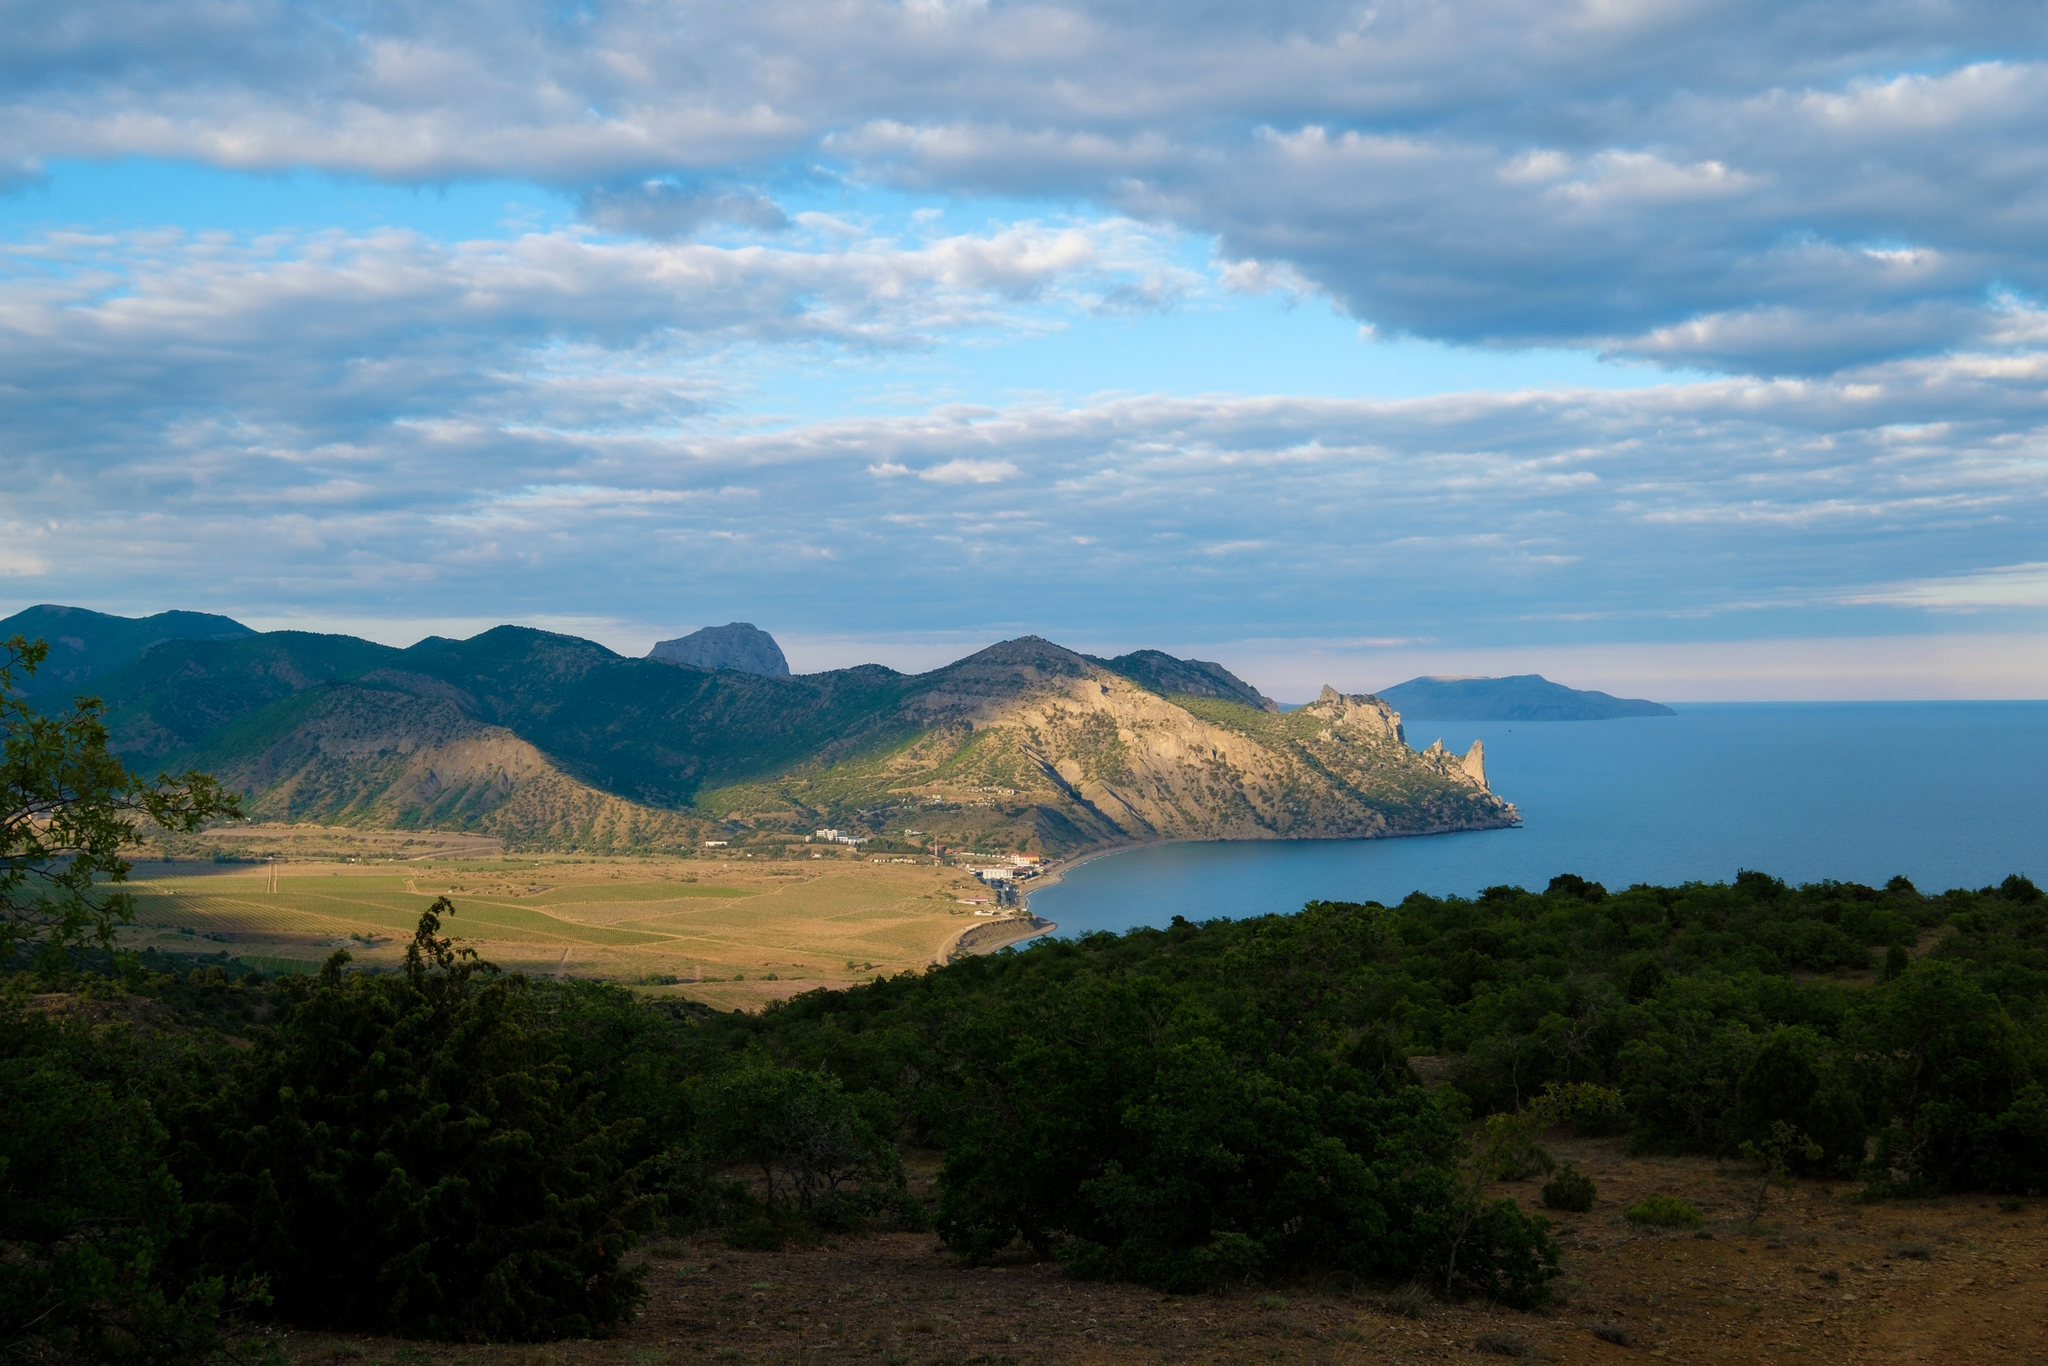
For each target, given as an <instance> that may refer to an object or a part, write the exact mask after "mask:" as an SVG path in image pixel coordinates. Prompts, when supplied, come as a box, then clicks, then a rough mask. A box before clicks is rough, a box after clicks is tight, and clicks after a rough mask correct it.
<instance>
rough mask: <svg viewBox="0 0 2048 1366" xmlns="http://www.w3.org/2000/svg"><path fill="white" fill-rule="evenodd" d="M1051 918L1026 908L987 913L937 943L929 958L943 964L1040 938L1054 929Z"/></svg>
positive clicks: (994, 951) (1056, 925)
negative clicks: (1003, 913) (1015, 912)
mask: <svg viewBox="0 0 2048 1366" xmlns="http://www.w3.org/2000/svg"><path fill="white" fill-rule="evenodd" d="M1058 928H1059V925H1058V924H1057V923H1055V922H1054V921H1051V920H1041V919H1039V918H1038V917H1037V916H1035V915H1032V914H1031V913H1030V912H1029V911H1026V912H1025V913H1024V914H1023V915H1006V916H1000V917H990V918H988V919H985V920H983V921H982V922H981V923H980V924H979V925H968V926H965V927H964V928H962V929H961V930H960V931H959V932H958V933H957V934H954V935H952V936H951V937H950V938H948V939H947V940H946V942H945V943H944V944H941V945H940V946H939V951H938V953H937V954H935V955H933V957H932V962H933V963H935V964H938V965H939V966H941V967H943V966H945V965H946V964H947V963H951V962H955V961H957V960H958V959H961V958H965V957H978V956H980V955H982V954H990V953H996V952H999V951H1000V950H1003V949H1007V948H1009V947H1010V946H1011V945H1013V944H1023V943H1027V942H1029V941H1031V940H1033V939H1039V938H1043V937H1044V936H1046V935H1048V934H1051V933H1052V932H1053V931H1054V930H1056V929H1058Z"/></svg>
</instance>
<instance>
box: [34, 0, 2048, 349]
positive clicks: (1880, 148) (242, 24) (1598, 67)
mask: <svg viewBox="0 0 2048 1366" xmlns="http://www.w3.org/2000/svg"><path fill="white" fill-rule="evenodd" d="M0 25H4V28H5V31H6V32H7V33H8V34H9V39H10V41H9V43H8V45H7V51H6V53H4V54H0V85H4V88H5V89H6V90H7V91H8V92H9V93H8V95H7V96H6V97H5V99H4V101H0V163H4V164H6V165H9V166H12V167H13V168H14V169H13V170H12V171H11V172H8V174H9V175H11V176H12V177H13V178H15V179H17V180H20V179H22V178H24V177H33V175H34V174H35V173H36V167H37V166H38V164H40V163H41V162H42V161H44V160H46V159H48V158H52V157H61V156H87V157H121V156H135V155H145V156H158V157H174V158H194V159H199V160H204V161H208V162H212V163H217V164H220V165H224V166H232V167H242V168H248V169H254V170H268V169H279V168H291V167H316V168H322V169H328V170H333V171H339V172H344V173H352V174H363V175H370V176H376V177H381V178H388V179H393V180H399V181H408V182H433V181H439V180H446V179H449V178H459V177H464V176H506V175H510V176H523V177H532V178H535V179H538V180H540V181H543V182H546V183H549V184H553V185H557V186H560V187H562V188H564V189H567V190H569V191H572V192H574V193H575V194H577V195H578V196H580V197H581V200H582V202H583V204H584V205H585V208H586V211H587V213H588V214H589V216H590V218H591V220H592V221H593V222H595V223H599V224H603V225H606V226H608V227H611V228H614V229H617V230H623V231H632V232H644V233H647V234H649V235H652V236H655V237H674V236H677V235H681V234H686V233H688V232H690V231H691V230H693V229H694V228H695V227H697V226H698V225H700V224H702V223H703V222H705V221H708V220H712V219H719V220H723V221H738V222H743V223H748V224H752V225H755V226H763V227H772V226H774V225H775V224H776V223H777V221H778V218H779V213H780V211H779V210H778V209H777V208H776V206H775V205H774V203H772V202H771V200H770V198H769V197H768V195H767V194H764V188H765V189H766V190H767V191H771V192H772V190H773V188H774V186H775V185H777V184H779V183H787V182H789V181H790V180H791V178H792V177H797V178H801V177H803V176H807V175H813V174H816V168H817V167H818V166H819V165H820V164H821V163H822V164H824V165H826V166H833V167H839V168H841V169H843V170H849V171H851V172H853V173H855V174H858V175H862V176H866V177H869V178H875V179H881V180H887V181H893V182H897V183H901V184H905V185H913V186H921V187H929V188H932V189H935V190H939V191H943V192H969V193H992V194H1002V195H1024V196H1050V197H1058V198H1073V197H1079V198H1081V199H1084V200H1088V201H1092V202H1094V203H1096V204H1097V205H1101V206H1106V207H1108V208H1110V209H1112V210H1114V211H1116V212H1121V213H1128V214H1137V215H1140V216H1144V217H1148V218H1155V219H1159V220H1164V221H1169V222H1171V223H1174V224H1176V225H1178V226H1179V227H1180V228H1182V229H1185V230H1188V231H1193V232H1197V233H1203V234H1213V235H1214V236H1215V237H1216V238H1217V240H1218V241H1219V243H1220V244H1221V250H1222V252H1223V254H1224V256H1225V257H1226V258H1227V259H1228V260H1231V261H1234V262H1257V263H1264V264H1267V265H1269V266H1271V267H1273V268H1276V269H1277V268H1279V267H1281V266H1287V267H1291V268H1292V269H1294V270H1295V271H1297V272H1299V274H1300V275H1301V276H1302V277H1303V278H1305V279H1307V280H1310V281H1312V282H1313V283H1314V284H1315V285H1316V286H1318V287H1319V288H1321V289H1323V290H1325V291H1327V292H1328V293H1329V294H1330V296H1331V297H1333V298H1334V299H1336V300H1338V301H1339V302H1341V303H1342V305H1343V306H1345V307H1346V308H1348V309H1350V310H1351V311H1353V312H1354V313H1355V314H1356V315H1357V316H1358V317H1359V318H1360V319H1361V320H1362V321H1364V322H1367V323H1369V324H1372V325H1374V326H1376V327H1378V328H1379V329H1381V330H1382V331H1386V332H1401V331H1405V332H1410V333H1414V334H1417V335H1420V336H1425V337H1431V338H1437V339H1443V340H1449V341H1454V342H1462V343H1484V344H1503V345H1529V344H1542V345H1566V346H1586V347H1599V348H1603V349H1606V350H1608V351H1610V352H1612V353H1615V354H1620V355H1627V356H1635V357H1643V358H1649V359H1654V360H1657V361H1661V362H1669V363H1675V364H1684V365H1695V366H1708V367H1716V368H1725V369H1727V370H1729V371H1732V372H1739V373H1756V374H1825V373H1830V372H1832V371H1834V370H1837V369H1841V368H1844V367H1848V366H1854V365H1861V364H1870V363H1875V362H1879V361H1883V360H1886V359H1894V358H1899V357H1903V356H1910V355H1926V354H1936V353H1940V352H1943V351H1946V350H1949V349H1953V348H1957V347H1964V348H1968V347H1972V346H1976V345H1979V344H1982V342H1983V341H1984V339H1985V338H1986V336H1988V335H1990V334H1994V333H1996V331H1997V330H1998V329H1999V328H2000V327H2001V326H2002V325H2003V321H2004V319H2005V317H2006V314H2007V311H2008V310H2009V309H2010V308H2011V307H2012V306H2013V303H2012V301H2013V299H2015V298H2017V299H2019V300H2020V301H2022V302H2024V301H2026V300H2030V299H2034V298H2037V297H2039V296H2040V294H2041V292H2042V286H2043V274H2044V250H2048V248H2044V243H2048V231H2044V230H2048V191H2044V189H2043V187H2044V186H2048V150H2044V149H2048V137H2044V133H2048V50H2044V49H2048V12H2043V11H2041V10H2039V9H2038V8H2030V7H2025V6H2019V7H2015V6H2013V5H2011V4H2003V3H1990V2H1989V0H1982V2H1978V3H1972V2H1971V0H1949V2H1948V3H1940V4H1936V3H1929V2H1928V0H1887V2H1885V3H1879V4H1875V5H1873V4H1867V3H1858V4H1851V3H1848V0H1805V2H1804V3H1771V4H1766V3H1762V2H1761V0H1740V2H1739V3H1733V4H1729V3H1717V4H1706V3H1703V0H1665V2H1664V3H1656V4H1614V3H1609V2H1608V0H1580V2H1579V3H1568V4H1550V3H1537V2H1536V0H1459V3H1453V4H1442V3H1430V2H1428V0H1395V2H1394V3H1388V4H1379V5H1373V6H1359V5H1356V4H1351V3H1347V4H1336V3H1326V2H1325V0H1301V2H1299V3H1276V4H1269V5H1258V6H1225V5H1187V4H1173V5H1167V4H1159V3H1149V2H1147V0H1121V2H1119V0H1100V2H1099V3H1094V4H1081V3H1065V4H1060V3H1015V4H1012V3H986V2H984V0H904V2H903V3H894V2H893V0H846V2H845V3H840V4H834V5H829V6H826V5H817V4H810V3H798V2H797V0H762V2H761V3H757V4H749V5H729V4H721V3H711V0H662V2H656V0H640V2H638V3H634V2H633V0H619V2H617V3H591V4H586V5H580V6H572V7H564V6H561V5H558V4H555V3H552V0H548V3H540V2H539V0H491V2H488V3H486V2H485V0H435V3H433V4H426V3H423V2H421V0H393V2H392V3H386V4H379V5H375V6H366V5H356V4H350V3H342V2H341V0H327V2H326V3H312V4H298V3H286V2H285V0H188V3H182V4H176V5H163V4H158V3H146V2H145V0H103V2H102V3H86V4H81V5H70V6H61V7H52V6H49V5H45V4H36V3H30V2H29V0H8V3H4V4H0Z"/></svg>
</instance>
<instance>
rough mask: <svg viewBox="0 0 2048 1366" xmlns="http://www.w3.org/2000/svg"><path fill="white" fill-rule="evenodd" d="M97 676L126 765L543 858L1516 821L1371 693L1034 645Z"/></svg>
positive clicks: (284, 664) (288, 665)
mask: <svg viewBox="0 0 2048 1366" xmlns="http://www.w3.org/2000/svg"><path fill="white" fill-rule="evenodd" d="M99 684H100V691H101V692H102V693H103V695H104V696H105V697H106V700H107V704H108V712H107V715H108V721H109V724H110V727H111V729H112V732H113V735H114V740H115V744H116V746H117V747H118V748H119V749H120V750H121V751H122V752H124V753H125V754H126V755H127V756H128V757H129V758H130V761H131V762H134V763H136V764H137V765H138V766H141V765H142V764H143V763H148V764H150V765H159V764H162V765H172V766H177V765H183V764H185V763H196V764H200V765H202V766H205V767H208V768H211V769H212V770H213V771H215V772H217V773H220V774H221V775H222V776H223V777H224V778H226V779H228V780H229V781H231V782H233V783H234V784H235V785H237V786H238V787H240V788H241V789H242V790H243V791H244V792H245V793H247V799H248V806H249V809H250V811H251V813H252V814H253V815H257V816H262V817H272V818H278V819H293V820H306V821H318V822H344V823H357V824H364V825H376V826H398V827H407V826H423V827H433V828H441V829H463V830H474V831H479V832H484V833H490V834H496V835H498V836H500V837H501V838H504V839H506V840H508V841H509V842H511V843H513V844H515V845H523V846H538V845H545V846H552V847H565V846H576V847H585V848H607V849H627V848H683V847H689V846H692V845H694V844H698V843H701V842H702V841H703V840H705V839H707V838H721V839H728V840H737V841H741V842H745V841H749V840H751V841H756V842H768V843H776V842H781V843H783V844H786V843H787V842H789V841H792V840H796V841H800V840H801V839H802V838H803V837H804V836H806V835H808V834H810V833H811V831H812V830H813V829H815V828H818V827H826V826H829V827H832V828H836V829H841V830H848V831H853V832H857V834H858V835H860V836H864V837H869V838H872V839H874V840H876V841H878V844H877V847H878V848H879V847H884V846H886V845H889V844H892V843H893V844H897V845H901V846H903V847H905V848H913V847H920V846H924V845H927V844H930V843H941V844H945V845H947V846H949V847H953V848H981V849H991V850H1016V849H1030V850H1036V851H1040V852H1044V853H1047V854H1050V855H1060V854H1066V853H1071V852H1075V851H1077V850H1083V849H1091V848H1100V847H1105V846H1109V845H1115V844H1124V843H1130V842H1135V841H1142V840H1152V839H1262V838H1345V837H1364V836H1379V835H1396V834H1421V833H1429V832H1434V831H1442V830H1464V829H1479V828H1487V827H1493V826H1501V825H1508V824H1512V823H1513V822H1514V820H1515V812H1514V808H1513V807H1512V806H1510V805H1509V804H1508V803H1506V802H1505V801H1503V800H1501V799H1500V798H1499V797H1497V796H1495V795H1494V794H1493V793H1492V792H1491V791H1490V790H1489V789H1488V787H1487V784H1486V778H1485V770H1484V757H1483V753H1482V752H1481V751H1480V750H1479V749H1478V748H1477V747H1476V746H1475V747H1474V748H1473V749H1472V750H1471V751H1469V752H1467V753H1466V754H1463V755H1458V754H1453V753H1451V752H1449V751H1447V750H1444V749H1443V748H1442V746H1441V745H1438V746H1433V747H1432V748H1431V749H1429V750H1426V751H1423V752H1422V753H1419V754H1418V753H1417V752H1416V751H1414V750H1413V749H1411V748H1409V747H1408V745H1407V743H1406V741H1405V737H1404V735H1403V733H1402V728H1401V723H1400V718H1399V716H1398V714H1397V713H1395V712H1394V710H1393V709H1392V708H1391V707H1389V706H1388V705H1387V704H1386V703H1384V702H1383V701H1380V700H1379V699H1375V698H1370V697H1364V696H1345V695H1343V694H1339V693H1336V692H1335V691H1334V690H1330V689H1325V690H1324V694H1323V696H1322V697H1321V698H1320V699H1318V701H1317V702H1315V703H1312V704H1311V705H1309V706H1307V707H1304V708H1301V709H1299V710H1297V711H1294V712H1290V713H1287V714H1284V715H1283V714H1281V713H1280V712H1279V711H1278V710H1277V708H1273V707H1272V706H1271V704H1270V702H1267V701H1266V699H1263V698H1261V697H1260V695H1259V694H1258V693H1257V691H1256V690H1254V689H1252V688H1250V686H1249V685H1247V684H1245V683H1243V681H1242V680H1240V679H1237V678H1235V677H1234V676H1232V675H1231V674H1229V672H1228V671H1227V670H1224V669H1222V668H1221V666H1219V665H1213V664H1203V663H1201V662H1199V661H1182V660H1175V659H1173V657H1171V656H1166V655H1159V654H1158V653H1157V652H1138V653H1137V655H1136V656H1122V657H1119V658H1118V659H1113V660H1099V659H1094V658H1091V657H1089V656H1086V655H1082V654H1079V653H1076V652H1074V651H1071V650H1067V649H1065V648H1063V647H1061V646H1058V645H1055V644H1053V643H1051V642H1049V641H1044V640H1040V639H1038V638H1036V637H1025V638H1022V639H1020V640H1013V641H1005V642H1003V643H1001V644H998V645H994V646H991V647H989V648H988V649H986V650H982V651H979V652H977V653H976V654H974V655H971V656H969V657H967V658H966V659H963V660H960V661H958V662H956V663H954V664H951V665H948V666H946V667H945V668H942V669H936V670H933V671H931V672H929V673H925V674H918V675H905V674H899V673H897V672H895V671H894V670H890V669H886V668H882V667H880V666H876V665H868V666H862V667H860V668H855V669H843V670H834V671H830V672H828V673H823V674H811V675H803V676H798V677H794V678H778V677H773V676H768V675H761V674H754V673H747V672H739V671H734V670H729V669H727V670H718V671H705V670H701V669H695V668H677V667H675V666H674V665H672V664H667V663H663V662H659V661H653V660H645V659H639V660H635V659H626V658H622V657H621V656H618V655H616V654H614V653H612V652H611V651H609V650H606V649H605V648H604V647H602V646H599V645H596V644H594V643H593V642H590V641H585V640H579V639H577V638H575V637H571V636H559V635H552V634H550V633H547V632H541V631H531V630H526V629H524V628H517V627H499V628H497V629H495V630H492V631H487V632H484V633H483V634H481V635H479V636H475V637H472V638H470V639H469V640H466V641H453V640H446V639H439V638H432V639H429V640H425V641H422V642H420V643H419V644H418V645H415V646H413V647H411V648H409V649H405V650H399V649H393V648H391V647H388V646H382V645H376V644H373V643H371V642H368V641H361V640H356V639H354V638H352V637H347V636H320V635H311V634H307V633H298V632H273V633H267V634H257V635H251V636H248V637H243V638H239V639H233V640H198V641H168V642H165V643H162V644H158V645H156V646H155V647H153V648H152V649H150V650H149V651H147V652H146V653H145V654H143V655H141V656H140V657H138V658H136V659H135V660H133V661H131V662H130V663H129V664H128V665H126V666H124V667H123V668H121V669H118V670H115V671H114V672H113V673H111V674H109V675H108V676H107V677H105V678H104V679H102V680H99ZM1175 687H1185V688H1188V689H1191V690H1190V691H1168V689H1171V688H1175ZM1262 704H1263V705H1262Z"/></svg>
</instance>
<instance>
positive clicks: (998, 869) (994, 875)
mask: <svg viewBox="0 0 2048 1366" xmlns="http://www.w3.org/2000/svg"><path fill="white" fill-rule="evenodd" d="M1044 869H1045V859H1044V858H1042V857H1041V856H1039V855H1037V854H1005V855H1003V861H1002V862H1001V863H997V864H991V865H988V866H985V867H981V868H969V869H968V870H967V871H968V872H970V873H972V874H974V875H975V876H976V877H978V878H980V879H981V880H982V881H983V882H986V883H989V884H990V885H992V886H993V885H996V884H1012V885H1014V884H1016V883H1019V882H1022V881H1024V880H1025V879H1026V878H1034V877H1037V876H1038V875H1039V873H1041V872H1043V871H1044Z"/></svg>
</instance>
